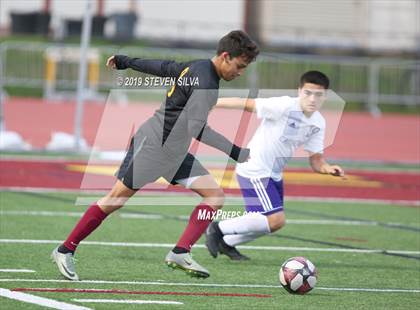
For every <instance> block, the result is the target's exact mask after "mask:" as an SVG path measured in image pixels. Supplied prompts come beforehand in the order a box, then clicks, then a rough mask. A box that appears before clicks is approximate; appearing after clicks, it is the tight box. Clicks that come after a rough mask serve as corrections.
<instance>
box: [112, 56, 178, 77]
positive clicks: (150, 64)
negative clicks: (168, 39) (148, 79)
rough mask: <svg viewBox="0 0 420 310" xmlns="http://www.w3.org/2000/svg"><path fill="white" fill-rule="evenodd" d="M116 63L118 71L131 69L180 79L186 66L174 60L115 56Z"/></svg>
mask: <svg viewBox="0 0 420 310" xmlns="http://www.w3.org/2000/svg"><path fill="white" fill-rule="evenodd" d="M115 63H116V66H117V69H118V70H124V69H127V68H131V69H133V70H136V71H140V72H143V73H147V74H152V75H155V76H160V77H178V76H179V74H180V73H181V72H182V70H183V69H184V67H185V64H182V63H178V62H175V61H173V60H153V59H142V58H131V57H128V56H123V55H115Z"/></svg>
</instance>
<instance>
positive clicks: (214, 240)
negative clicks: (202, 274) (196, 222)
mask: <svg viewBox="0 0 420 310" xmlns="http://www.w3.org/2000/svg"><path fill="white" fill-rule="evenodd" d="M221 241H223V233H222V231H221V230H220V228H219V223H218V222H212V223H210V225H209V227H207V230H206V247H207V249H208V250H209V252H210V255H211V256H213V257H214V258H216V257H217V254H218V253H219V244H220V242H221Z"/></svg>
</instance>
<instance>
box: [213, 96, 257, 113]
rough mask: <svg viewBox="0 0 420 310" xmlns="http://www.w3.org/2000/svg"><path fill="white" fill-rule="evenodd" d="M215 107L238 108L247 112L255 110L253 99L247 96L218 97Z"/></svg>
mask: <svg viewBox="0 0 420 310" xmlns="http://www.w3.org/2000/svg"><path fill="white" fill-rule="evenodd" d="M216 108H225V109H240V110H245V111H248V112H255V99H249V98H239V97H233V98H219V99H218V100H217V104H216Z"/></svg>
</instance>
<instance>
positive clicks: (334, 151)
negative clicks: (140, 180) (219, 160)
mask: <svg viewBox="0 0 420 310" xmlns="http://www.w3.org/2000/svg"><path fill="white" fill-rule="evenodd" d="M105 106H106V108H105ZM156 108H157V105H156V104H129V105H126V106H121V105H116V104H108V105H105V104H103V103H92V102H91V103H89V102H88V103H86V105H85V114H84V119H83V135H84V137H85V138H86V140H87V142H88V144H89V145H95V146H96V147H99V148H101V149H124V148H125V146H126V145H127V141H128V137H129V135H130V133H131V132H132V130H133V125H137V126H138V125H139V124H141V123H142V122H143V121H144V120H146V119H147V118H148V117H150V116H151V115H152V114H153V111H154V110H155V109H156ZM74 110H75V104H74V103H73V102H53V101H45V100H42V99H33V98H9V99H8V100H7V101H6V103H5V107H4V114H5V121H6V126H7V129H8V130H12V131H16V132H18V133H19V134H21V135H22V136H23V138H24V139H25V140H26V141H27V142H29V143H30V144H31V145H32V146H34V147H36V148H44V147H45V146H46V145H47V143H48V141H49V140H50V138H51V133H52V132H54V131H62V132H67V133H72V132H73V123H74V119H73V115H74ZM239 120H240V112H238V111H233V110H221V109H216V110H214V111H213V112H212V113H211V115H210V118H209V124H210V125H211V126H212V127H213V128H215V129H217V130H218V131H220V132H222V133H223V134H225V135H226V136H227V137H229V138H230V139H233V138H234V136H235V130H232V124H237V123H239ZM257 125H258V121H257V120H256V119H255V117H253V118H252V119H251V122H250V126H249V129H248V131H247V135H246V138H245V142H246V141H248V140H249V138H250V137H251V134H252V133H253V132H254V130H255V128H256V127H257ZM200 151H203V152H204V153H206V154H218V153H219V152H218V151H217V150H214V149H211V148H210V147H207V146H202V147H201V146H200ZM326 155H327V156H328V157H332V158H335V159H349V160H368V161H385V162H410V163H420V117H419V116H416V115H410V116H409V115H383V116H382V117H381V118H378V119H376V118H373V117H371V116H370V115H369V114H367V113H345V114H344V115H343V117H342V119H341V122H340V125H339V128H338V130H337V134H336V137H335V140H334V144H333V145H332V146H330V147H329V148H327V150H326Z"/></svg>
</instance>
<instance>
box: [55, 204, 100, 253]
mask: <svg viewBox="0 0 420 310" xmlns="http://www.w3.org/2000/svg"><path fill="white" fill-rule="evenodd" d="M107 216H108V214H106V213H105V212H104V211H102V209H101V208H99V206H98V205H97V204H96V203H95V204H93V205H91V206H90V208H89V209H87V210H86V212H85V214H83V216H82V218H81V219H80V221H79V222H78V223H77V225H76V226H75V227H74V228H73V231H72V232H71V233H70V235H69V236H68V237H67V239H66V241H64V243H63V245H64V246H65V247H66V248H67V249H69V250H70V251H72V252H74V251H75V250H76V248H77V246H78V245H79V243H80V241H82V240H83V239H85V238H86V237H87V236H89V235H90V233H91V232H92V231H94V230H95V229H96V228H97V227H98V226H99V225H100V224H101V223H102V221H103V220H104V219H105V218H106V217H107Z"/></svg>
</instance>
